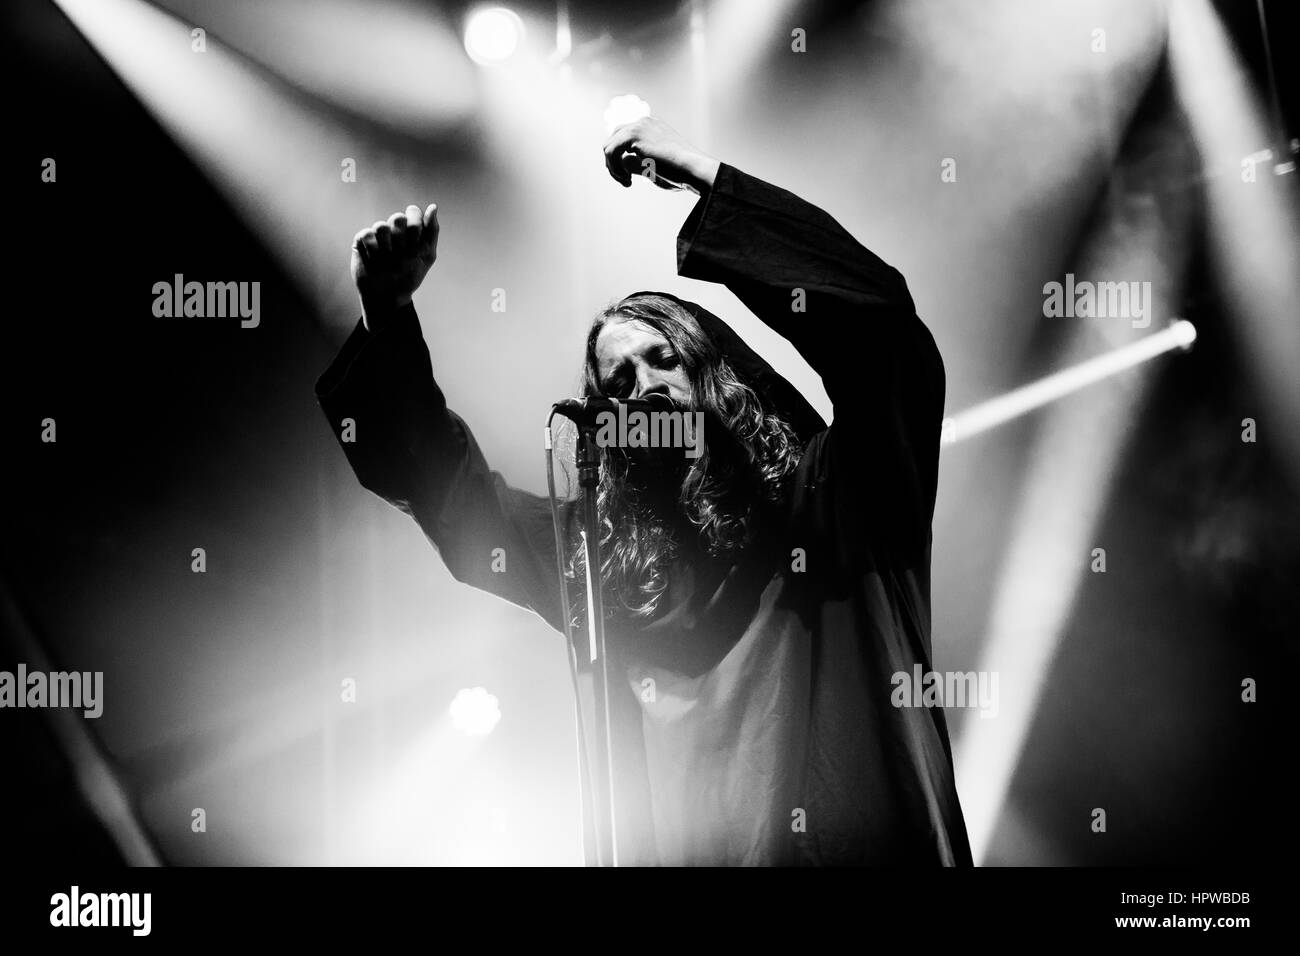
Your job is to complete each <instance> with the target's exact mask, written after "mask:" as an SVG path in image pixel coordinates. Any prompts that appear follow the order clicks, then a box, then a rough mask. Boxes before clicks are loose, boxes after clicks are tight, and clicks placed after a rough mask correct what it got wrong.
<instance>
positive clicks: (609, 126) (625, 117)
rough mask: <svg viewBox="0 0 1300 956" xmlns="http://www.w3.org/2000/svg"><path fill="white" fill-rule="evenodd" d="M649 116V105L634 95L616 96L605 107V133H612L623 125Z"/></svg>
mask: <svg viewBox="0 0 1300 956" xmlns="http://www.w3.org/2000/svg"><path fill="white" fill-rule="evenodd" d="M649 115H650V104H649V103H647V102H646V101H645V100H643V99H641V97H639V96H637V95H636V94H635V93H625V94H624V95H622V96H616V97H614V98H613V99H612V100H610V101H609V105H608V106H606V107H605V114H604V116H605V132H606V133H612V132H614V130H616V129H618V128H619V127H620V126H622V125H623V124H625V123H632V122H635V121H636V120H639V119H641V117H643V116H649Z"/></svg>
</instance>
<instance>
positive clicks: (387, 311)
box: [361, 295, 411, 332]
mask: <svg viewBox="0 0 1300 956" xmlns="http://www.w3.org/2000/svg"><path fill="white" fill-rule="evenodd" d="M410 304H411V297H410V296H409V295H408V296H397V297H396V298H385V299H382V300H378V299H367V298H364V297H363V298H362V299H361V321H362V323H363V324H364V325H365V327H366V331H368V332H377V331H379V329H381V328H382V327H383V326H384V325H386V324H388V322H389V321H391V320H392V318H393V317H394V316H395V315H397V313H399V312H401V311H402V310H403V309H404V308H406V307H407V306H408V305H410Z"/></svg>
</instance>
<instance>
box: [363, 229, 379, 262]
mask: <svg viewBox="0 0 1300 956" xmlns="http://www.w3.org/2000/svg"><path fill="white" fill-rule="evenodd" d="M361 252H362V258H363V259H364V260H365V261H366V262H367V263H371V262H378V261H379V237H378V236H376V235H375V230H374V229H366V230H364V231H363V232H362V234H361Z"/></svg>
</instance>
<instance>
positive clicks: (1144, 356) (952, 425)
mask: <svg viewBox="0 0 1300 956" xmlns="http://www.w3.org/2000/svg"><path fill="white" fill-rule="evenodd" d="M1195 341H1196V327H1195V326H1193V325H1192V323H1190V322H1188V321H1187V320H1186V319H1175V320H1174V321H1173V322H1172V323H1170V325H1169V328H1167V329H1165V330H1164V331H1162V332H1157V333H1155V334H1154V335H1148V336H1147V337H1146V338H1144V339H1142V340H1140V341H1138V342H1134V343H1132V344H1131V345H1125V346H1123V347H1121V348H1117V349H1115V350H1114V351H1111V352H1107V353H1106V354H1104V355H1099V356H1097V357H1096V358H1092V359H1088V360H1087V361H1086V362H1080V363H1079V364H1078V365H1075V366H1072V367H1070V368H1067V369H1062V370H1061V371H1059V372H1053V373H1052V374H1051V375H1047V376H1044V377H1043V378H1040V379H1039V380H1038V381H1036V382H1030V383H1029V384H1028V385H1023V386H1021V387H1020V388H1017V389H1013V390H1012V391H1010V392H1007V393H1006V394H1005V395H999V396H998V397H997V398H992V399H989V400H988V401H987V402H981V403H980V404H978V405H974V406H972V407H971V408H968V409H966V410H965V411H963V412H959V413H958V414H956V415H953V416H952V417H951V418H945V419H944V422H943V435H942V437H941V438H940V445H952V444H955V443H956V442H959V441H964V440H965V439H967V438H971V437H972V436H974V435H978V434H980V433H982V432H986V431H988V430H989V429H990V428H995V427H997V426H998V425H1001V424H1004V423H1005V422H1009V421H1011V420H1012V419H1014V418H1019V417H1020V416H1021V415H1024V414H1027V413H1029V412H1032V411H1033V410H1034V409H1037V408H1042V407H1043V406H1044V405H1046V404H1048V403H1049V402H1054V401H1056V400H1057V399H1058V398H1064V397H1065V396H1066V395H1069V394H1071V393H1072V392H1077V391H1079V389H1081V388H1086V387H1087V386H1089V385H1093V384H1095V383H1097V382H1100V381H1102V380H1103V379H1107V378H1110V377H1111V376H1112V375H1118V374H1119V373H1120V372H1122V371H1124V370H1125V369H1130V368H1132V367H1133V366H1135V365H1140V364H1141V363H1143V362H1149V361H1151V360H1152V359H1154V358H1157V357H1159V356H1161V355H1164V354H1165V353H1166V352H1170V351H1173V350H1174V349H1180V348H1181V349H1187V348H1190V347H1191V345H1192V343H1193V342H1195Z"/></svg>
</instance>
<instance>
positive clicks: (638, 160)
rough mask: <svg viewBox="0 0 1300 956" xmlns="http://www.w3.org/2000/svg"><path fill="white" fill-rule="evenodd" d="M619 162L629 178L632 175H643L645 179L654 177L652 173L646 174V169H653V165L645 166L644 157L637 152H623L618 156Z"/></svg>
mask: <svg viewBox="0 0 1300 956" xmlns="http://www.w3.org/2000/svg"><path fill="white" fill-rule="evenodd" d="M619 164H620V165H621V166H622V168H623V170H624V172H626V173H627V175H628V179H629V180H630V179H631V178H632V177H633V176H645V177H646V179H650V180H653V179H654V175H653V173H652V174H651V175H648V176H647V175H646V172H647V170H653V169H654V166H653V165H650V166H647V165H646V160H645V157H643V156H640V155H638V154H637V153H624V154H623V155H622V156H621V157H620V158H619Z"/></svg>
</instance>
